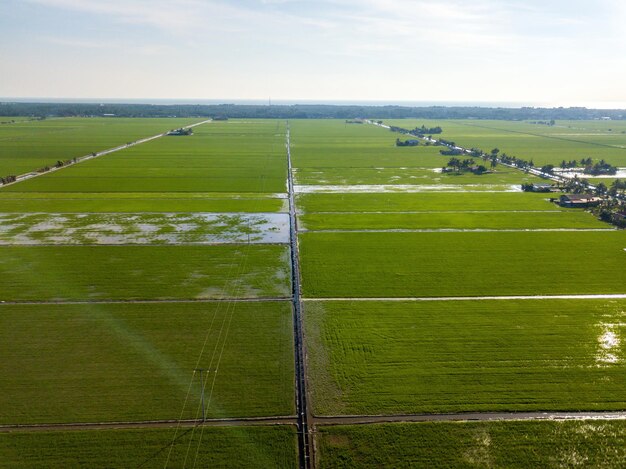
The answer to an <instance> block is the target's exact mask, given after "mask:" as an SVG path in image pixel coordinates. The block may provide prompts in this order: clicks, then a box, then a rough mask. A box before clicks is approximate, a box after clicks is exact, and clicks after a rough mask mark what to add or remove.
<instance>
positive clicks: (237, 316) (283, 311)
mask: <svg viewBox="0 0 626 469" xmlns="http://www.w3.org/2000/svg"><path fill="white" fill-rule="evenodd" d="M292 327H293V326H292V314H291V307H290V303H289V302H286V301H285V302H255V303H232V302H201V303H184V302H183V303H127V304H106V303H94V304H74V305H72V304H59V305H50V304H39V305H37V304H32V305H0V354H1V355H2V357H3V360H2V362H1V363H0V423H2V424H15V423H22V424H24V423H58V422H100V421H143V420H158V419H178V418H199V417H201V409H200V395H201V381H200V377H199V375H198V374H195V375H194V371H193V370H194V369H195V368H206V369H210V370H211V371H210V373H209V377H208V378H206V374H205V375H204V377H205V378H204V379H206V384H205V399H206V408H207V415H208V417H214V418H221V417H240V416H248V417H249V416H267V415H292V414H293V413H294V412H295V409H294V402H293V393H294V380H293V373H294V364H293V337H292V333H291V331H292ZM2 437H3V435H1V434H0V439H1V438H2ZM0 451H1V450H0ZM0 459H3V458H0Z"/></svg>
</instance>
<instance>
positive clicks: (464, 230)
mask: <svg viewBox="0 0 626 469" xmlns="http://www.w3.org/2000/svg"><path fill="white" fill-rule="evenodd" d="M617 229H618V228H526V229H512V228H502V229H489V228H416V229H409V228H386V229H385V228H382V229H354V230H348V229H328V230H307V229H302V230H300V231H301V232H303V233H304V232H307V233H527V232H564V233H566V232H576V231H616V230H617Z"/></svg>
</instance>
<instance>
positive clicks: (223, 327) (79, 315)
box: [0, 118, 626, 468]
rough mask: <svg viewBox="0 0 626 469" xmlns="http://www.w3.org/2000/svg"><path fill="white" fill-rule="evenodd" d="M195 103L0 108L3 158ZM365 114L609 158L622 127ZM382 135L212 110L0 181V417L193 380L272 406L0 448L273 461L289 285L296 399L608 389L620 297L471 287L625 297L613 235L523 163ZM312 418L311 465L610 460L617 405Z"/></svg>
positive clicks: (228, 463) (149, 408)
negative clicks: (146, 111)
mask: <svg viewBox="0 0 626 469" xmlns="http://www.w3.org/2000/svg"><path fill="white" fill-rule="evenodd" d="M201 120H202V119H196V120H194V119H191V120H180V119H113V118H111V119H104V118H94V119H88V118H81V119H78V118H76V119H74V118H71V119H49V120H44V121H27V120H22V121H20V122H16V123H11V124H3V125H2V126H0V175H4V173H6V172H7V171H13V170H14V171H15V172H16V173H19V172H23V171H31V170H33V169H37V168H39V167H41V166H43V165H46V164H48V165H53V164H54V163H55V162H56V160H58V159H60V160H66V159H70V158H72V157H74V156H82V155H84V154H88V153H91V152H92V151H98V150H102V149H105V148H110V147H113V146H116V145H118V144H123V143H125V142H127V141H134V140H136V139H139V138H141V137H148V136H151V135H155V134H156V133H159V132H162V131H165V130H169V129H170V128H175V127H180V126H182V125H184V124H188V123H192V122H198V121H201ZM0 121H2V118H0ZM386 123H388V124H392V125H398V126H401V127H406V128H412V127H415V126H420V125H422V124H425V125H427V126H434V125H440V126H441V127H442V128H443V129H444V132H443V134H442V135H441V137H442V138H446V139H450V140H455V141H456V142H457V143H458V144H460V145H463V146H467V147H472V146H479V147H481V148H482V149H483V150H486V151H490V150H491V149H492V148H494V147H499V148H500V150H501V152H506V153H508V154H512V155H516V156H518V157H520V158H525V159H533V160H534V162H535V164H536V165H541V164H544V163H548V162H549V163H552V164H558V163H560V161H561V160H562V159H566V160H568V159H573V158H577V159H580V158H582V157H585V158H586V157H593V158H597V159H599V158H604V159H606V160H607V161H609V162H611V163H613V164H616V165H622V166H626V138H625V137H624V135H625V134H624V133H623V132H624V131H626V127H624V126H623V125H622V124H621V123H614V122H585V121H580V122H576V121H563V122H557V123H556V125H555V126H546V125H539V124H536V123H530V122H519V121H518V122H504V121H483V120H481V121H478V120H464V121H460V120H455V121H452V120H450V121H438V122H427V121H421V120H410V119H406V120H398V121H389V122H386ZM164 124H167V125H166V126H165V128H163V129H161V127H162V126H163V125H164ZM157 128H159V129H160V130H157ZM288 129H289V132H290V150H291V162H292V165H293V179H294V184H295V186H294V187H295V188H294V192H295V204H296V207H295V209H296V213H297V220H296V222H297V227H298V229H299V233H298V235H297V236H298V238H297V241H298V243H297V245H298V253H297V255H298V259H299V263H300V282H301V283H300V285H297V283H296V285H293V286H292V280H291V278H292V277H291V276H292V257H291V255H292V253H291V246H290V244H289V242H288V240H289V235H290V232H289V226H290V223H289V222H290V220H289V213H288V212H289V198H288V194H287V191H288V185H287V177H288V174H287V167H288V164H287V152H286V148H285V144H286V137H287V131H288ZM609 129H610V130H609ZM398 137H400V138H401V139H405V138H410V137H408V136H407V137H405V136H402V135H400V134H397V133H393V132H390V131H389V130H386V129H384V128H381V127H376V126H373V125H369V124H349V123H346V122H345V121H344V120H333V119H320V120H306V119H302V120H300V119H297V120H292V121H290V122H289V123H286V122H285V121H284V120H262V119H231V120H227V121H212V122H210V123H205V124H203V125H200V126H197V127H195V128H194V133H193V135H191V136H177V137H174V136H169V137H162V138H159V139H155V140H152V141H150V142H145V143H142V144H140V145H136V146H131V147H129V148H125V149H123V150H121V151H118V152H114V153H111V154H107V155H103V156H100V157H98V158H94V159H90V160H87V161H83V162H81V163H79V164H76V165H72V166H70V167H67V168H63V169H61V170H59V171H54V172H52V173H48V174H44V175H41V176H39V177H36V178H32V179H29V180H25V181H22V182H18V183H16V184H12V185H9V186H6V187H0V278H1V279H2V282H0V356H2V357H3V360H2V362H1V363H0V425H5V426H6V425H30V424H42V425H47V424H54V423H89V422H116V421H121V422H139V421H155V420H159V421H160V420H172V421H175V420H177V419H199V418H201V417H202V412H201V397H204V399H205V401H206V411H207V418H210V419H220V418H224V419H227V418H256V417H286V418H289V419H290V420H287V421H285V420H282V419H281V420H280V423H277V424H276V425H273V423H275V422H274V421H272V425H266V426H254V427H251V426H245V425H243V426H237V427H227V426H224V427H208V426H207V427H196V428H195V429H194V428H193V427H187V428H185V429H182V428H181V429H180V430H179V431H178V432H176V430H175V429H174V428H150V429H148V428H141V429H133V430H131V429H124V430H121V429H107V430H105V429H102V428H99V429H97V430H95V429H94V430H89V431H87V430H82V429H75V430H73V431H65V430H57V431H54V432H52V431H48V430H50V428H39V429H37V431H34V430H33V429H31V430H32V431H26V429H25V428H21V429H15V431H12V432H8V433H3V432H0V467H18V468H20V467H24V468H26V467H29V468H30V467H53V468H54V467H59V468H60V467H164V466H167V467H190V466H193V465H196V466H198V467H281V468H282V467H296V466H297V465H298V460H297V456H298V449H297V446H296V441H297V438H296V436H297V435H296V429H295V427H292V426H291V425H289V423H290V422H291V421H293V420H294V416H295V415H296V412H297V410H296V399H295V397H297V396H296V379H297V376H296V362H295V360H294V356H295V354H294V351H295V345H296V343H297V342H296V341H295V339H294V330H296V329H297V328H295V326H296V324H295V323H294V314H295V315H296V317H297V311H298V310H297V309H296V310H295V311H294V310H293V308H292V295H293V294H294V292H293V288H294V287H296V286H299V287H300V292H301V295H302V303H303V313H302V321H303V328H304V344H305V350H303V352H304V354H305V356H306V364H305V366H306V369H305V372H306V384H307V391H308V405H309V406H310V409H309V410H310V412H311V413H312V414H313V415H314V416H336V415H341V416H349V417H355V418H356V417H358V416H359V415H383V416H384V415H396V416H397V415H402V414H424V413H433V414H441V413H456V412H460V413H462V412H498V411H503V412H504V411H510V412H517V411H527V412H548V411H564V412H567V411H571V412H576V411H598V412H601V411H607V412H608V411H623V410H625V409H626V370H625V369H624V363H626V362H625V361H624V359H625V357H626V355H625V353H626V345H625V344H626V338H625V337H624V333H625V331H626V329H625V327H626V326H625V324H626V321H625V320H624V317H625V316H626V312H625V311H626V300H623V299H616V298H595V299H540V298H535V299H515V298H507V299H493V298H491V299H489V298H485V297H498V296H529V297H534V296H541V295H547V296H553V295H609V294H621V295H623V294H626V288H625V286H626V269H624V265H625V264H624V262H625V261H626V237H625V236H624V232H623V231H622V230H617V229H614V227H613V226H612V225H609V224H607V223H603V222H601V221H599V220H598V219H596V218H595V217H594V215H592V214H591V213H589V212H586V211H584V210H580V209H564V208H562V207H560V206H559V205H557V204H556V203H554V200H555V199H558V197H559V195H560V194H559V193H556V192H555V193H542V194H539V193H526V192H521V185H522V184H524V183H529V182H537V181H541V180H540V179H537V178H534V177H533V176H530V175H528V174H525V173H523V172H521V171H517V170H513V169H511V168H506V167H502V165H498V166H497V167H495V168H493V171H492V172H491V173H488V174H483V175H476V174H470V173H466V174H450V173H447V172H442V171H441V168H442V167H444V166H446V164H447V162H448V160H449V157H448V156H442V155H441V154H440V153H439V151H440V149H441V147H439V146H434V145H426V144H424V142H421V143H420V145H419V146H417V147H397V146H396V145H395V141H396V138H398ZM120 140H121V141H120ZM564 155H567V156H564ZM49 160H50V161H49ZM476 163H477V164H485V163H484V162H483V161H482V160H477V161H476ZM2 168H5V169H4V170H3V169H2ZM13 168H14V169H13ZM20 168H22V169H20ZM3 171H4V173H3ZM7 174H8V173H7ZM551 199H552V200H551ZM264 236H267V237H264ZM459 297H463V299H461V298H459ZM465 297H468V298H465ZM298 352H299V350H298ZM198 368H201V369H203V370H208V371H207V373H205V374H203V376H204V377H205V383H204V392H203V383H202V382H201V381H200V375H199V373H197V372H196V373H195V372H194V370H196V369H198ZM314 418H315V417H314ZM324 422H326V423H328V421H324V420H320V421H318V422H315V424H314V425H315V432H314V434H313V435H314V438H316V446H315V450H316V453H317V454H316V456H317V462H318V467H321V468H331V467H351V468H352V467H416V466H417V467H528V468H531V467H532V468H534V467H558V466H559V465H560V466H574V465H578V464H580V465H584V466H588V467H622V466H623V465H624V462H625V461H626V451H624V449H623V447H624V446H625V445H624V443H625V442H624V438H625V435H626V431H625V430H626V425H625V424H624V423H623V422H624V421H623V420H619V421H604V420H585V421H566V422H561V421H523V422H522V421H507V422H481V423H479V422H425V423H411V424H409V423H396V424H379V423H377V424H371V425H369V424H368V425H366V424H363V425H356V421H354V420H350V421H345V422H346V423H350V424H355V425H353V426H332V425H324ZM234 423H240V422H225V423H224V424H225V425H232V424H234ZM256 423H257V424H259V425H262V424H265V421H262V422H256ZM173 425H175V423H174V424H173ZM172 441H174V446H173V447H172V452H171V453H170V451H169V448H170V446H169V445H170V444H171V443H172ZM168 455H169V457H170V459H169V460H168V459H167V458H168ZM190 458H191V459H190ZM196 458H197V459H196ZM191 461H193V462H191Z"/></svg>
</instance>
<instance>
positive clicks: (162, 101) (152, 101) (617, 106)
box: [0, 96, 626, 111]
mask: <svg viewBox="0 0 626 469" xmlns="http://www.w3.org/2000/svg"><path fill="white" fill-rule="evenodd" d="M13 102H14V103H57V104H64V103H69V104H73V103H77V104H147V105H220V104H235V105H261V106H262V105H284V106H290V105H330V106H381V107H382V106H401V107H433V106H438V107H481V108H507V109H520V108H528V107H530V108H546V109H551V108H565V109H566V108H577V107H584V108H587V109H598V110H606V111H609V110H617V111H621V110H626V103H612V104H614V105H613V106H610V105H607V103H599V104H600V105H599V106H595V105H594V103H588V104H587V105H572V106H562V105H558V104H549V103H519V102H517V103H516V102H496V101H491V102H490V101H387V100H324V99H321V100H318V99H310V100H307V99H276V100H274V99H237V98H232V99H231V98H225V99H204V98H197V99H192V98H191V99H189V98H186V99H177V98H97V97H96V98H71V97H66V98H50V97H36V96H35V97H23V96H17V97H10V96H9V97H6V96H4V97H3V96H0V103H13ZM603 104H604V105H603Z"/></svg>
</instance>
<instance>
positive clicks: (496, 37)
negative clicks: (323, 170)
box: [0, 0, 626, 109]
mask: <svg viewBox="0 0 626 469" xmlns="http://www.w3.org/2000/svg"><path fill="white" fill-rule="evenodd" d="M624 24H626V2H623V1H620V0H590V1H582V0H570V1H566V0H554V1H552V2H545V1H540V0H528V1H526V2H523V4H520V2H516V1H514V0H466V1H460V0H444V1H441V2H436V3H434V2H426V1H422V0H393V1H387V0H319V1H316V2H310V1H302V0H233V1H221V0H206V1H200V0H168V1H165V0H150V1H148V0H107V1H103V0H5V2H3V9H2V10H1V11H0V28H2V31H3V35H2V39H3V40H2V42H1V43H0V51H1V53H2V57H3V61H2V62H1V64H0V72H1V73H2V77H3V79H2V81H1V82H0V95H1V96H7V97H9V98H7V99H33V98H35V97H47V98H46V99H61V100H68V99H88V100H95V101H100V100H111V99H112V100H117V101H120V100H133V101H134V100H144V101H146V100H156V99H171V100H175V101H181V100H184V101H190V100H191V101H196V100H211V101H224V102H231V101H234V100H237V101H250V100H252V101H267V100H268V99H269V98H270V97H271V99H272V101H273V102H276V103H278V102H279V101H289V102H295V101H298V102H305V101H306V102H311V101H313V102H334V101H341V102H344V101H348V102H370V101H375V102H408V103H411V102H417V103H421V102H433V103H513V104H518V103H519V104H520V105H528V106H541V107H560V106H562V107H588V108H598V109H615V108H618V109H621V108H626V89H625V88H624V87H623V86H622V83H621V81H622V80H621V77H623V76H625V75H626V60H624V59H623V57H624V52H625V51H626V29H625V28H624V27H623V25H624ZM11 97H12V98H11ZM224 97H227V98H224ZM39 99H43V98H39Z"/></svg>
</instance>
